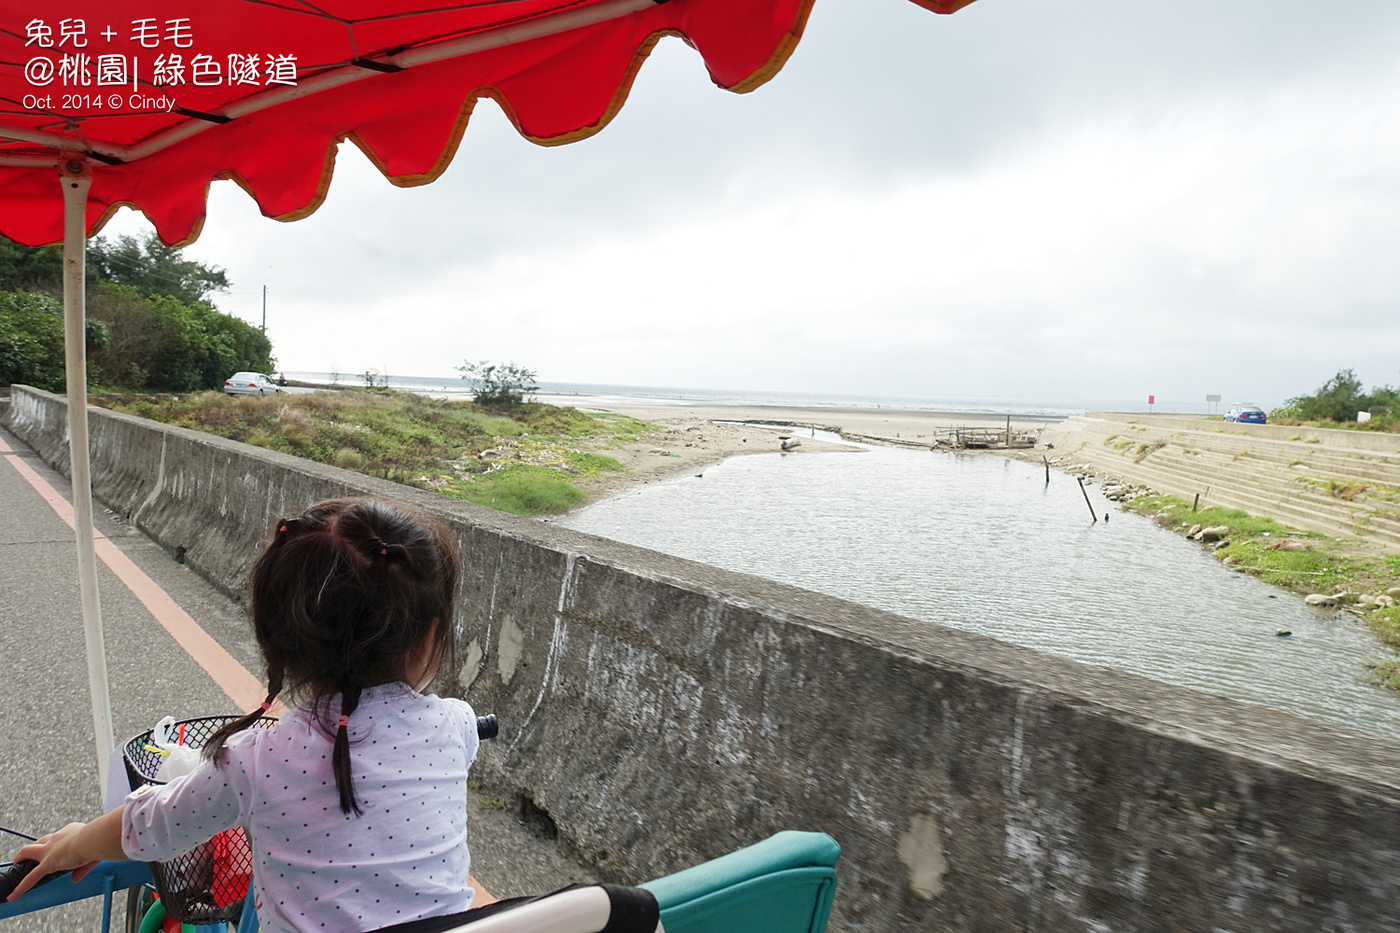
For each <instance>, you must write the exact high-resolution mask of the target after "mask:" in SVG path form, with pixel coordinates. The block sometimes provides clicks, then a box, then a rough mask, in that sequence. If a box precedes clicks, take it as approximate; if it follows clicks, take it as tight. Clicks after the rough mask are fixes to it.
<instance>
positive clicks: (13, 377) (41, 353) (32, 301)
mask: <svg viewBox="0 0 1400 933" xmlns="http://www.w3.org/2000/svg"><path fill="white" fill-rule="evenodd" d="M109 333H110V331H109V329H108V327H107V324H106V323H105V322H103V321H93V320H89V321H88V322H87V351H88V354H89V355H91V354H92V353H94V352H95V351H98V350H101V349H103V348H105V347H106V346H107V343H108V340H109ZM15 382H20V383H24V384H25V385H31V386H34V387H35V388H39V389H44V390H45V391H48V392H62V391H63V390H64V388H65V386H66V385H67V378H66V374H65V373H64V358H63V307H62V306H61V305H60V304H59V303H58V301H57V300H56V299H54V298H53V297H51V296H49V295H40V294H34V293H30V292H20V293H18V294H11V293H9V292H0V385H9V384H11V383H15Z"/></svg>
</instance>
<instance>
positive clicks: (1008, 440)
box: [1006, 415, 1011, 450]
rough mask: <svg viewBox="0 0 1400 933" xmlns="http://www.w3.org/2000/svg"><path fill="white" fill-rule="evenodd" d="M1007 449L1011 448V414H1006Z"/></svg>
mask: <svg viewBox="0 0 1400 933" xmlns="http://www.w3.org/2000/svg"><path fill="white" fill-rule="evenodd" d="M1006 449H1007V450H1010V449H1011V416H1010V415H1007V416H1006Z"/></svg>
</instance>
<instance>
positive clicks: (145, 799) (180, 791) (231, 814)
mask: <svg viewBox="0 0 1400 933" xmlns="http://www.w3.org/2000/svg"><path fill="white" fill-rule="evenodd" d="M237 738H240V737H238V736H235V739H237ZM234 745H235V742H234V741H230V743H229V746H228V747H229V748H230V750H232V748H233V746H234ZM230 757H233V756H230ZM251 805H252V802H251V788H250V787H249V786H248V782H247V780H246V776H245V773H244V771H243V769H242V767H240V766H238V764H237V763H236V762H225V763H223V764H222V766H216V765H215V764H214V762H212V761H203V762H200V765H199V767H197V768H195V770H194V771H191V772H190V773H189V774H187V775H185V776H184V777H180V778H176V779H175V780H173V781H171V782H170V783H169V784H166V785H164V786H160V787H153V788H149V789H145V790H138V791H133V792H132V793H131V794H130V795H128V796H127V798H126V811H125V812H124V813H123V814H122V849H123V851H125V852H126V854H127V855H128V856H129V857H130V858H134V859H139V860H141V861H144V862H163V861H167V860H168V859H172V858H174V857H175V856H177V855H179V854H180V853H182V852H188V851H189V850H190V849H193V848H194V847H195V846H197V845H199V844H200V843H201V842H205V841H207V840H209V839H211V838H213V836H214V835H215V834H216V833H219V832H221V831H223V830H225V829H229V828H231V827H233V826H237V825H242V824H246V822H247V816H248V813H249V810H250V808H251Z"/></svg>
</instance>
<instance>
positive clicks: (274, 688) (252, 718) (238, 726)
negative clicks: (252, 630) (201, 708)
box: [202, 664, 286, 764]
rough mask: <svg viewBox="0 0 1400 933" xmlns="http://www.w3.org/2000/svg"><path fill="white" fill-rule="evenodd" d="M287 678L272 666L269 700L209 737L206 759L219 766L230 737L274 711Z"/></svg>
mask: <svg viewBox="0 0 1400 933" xmlns="http://www.w3.org/2000/svg"><path fill="white" fill-rule="evenodd" d="M285 676H286V674H285V672H284V671H283V669H282V666H281V665H280V664H276V665H272V666H271V667H270V668H269V669H268V672H267V699H266V700H263V701H262V705H261V706H259V707H258V708H257V709H255V710H253V711H252V712H251V713H249V714H247V715H246V716H240V717H239V718H237V719H235V720H232V721H231V722H226V723H224V725H223V726H222V727H220V728H219V730H218V731H217V732H215V733H214V734H213V735H211V736H209V739H208V741H206V742H205V743H204V749H203V752H202V753H203V755H204V757H205V758H213V759H214V762H215V764H217V763H218V758H217V757H216V756H217V755H218V754H219V752H220V751H222V750H223V747H224V743H225V742H227V741H228V740H229V737H230V736H233V735H236V734H237V733H239V732H242V731H243V730H244V729H249V728H252V726H253V725H254V724H255V723H256V722H257V721H258V720H259V719H262V718H263V717H264V716H266V715H267V711H268V710H270V709H272V703H273V701H274V700H276V699H277V694H279V693H281V692H282V680H283V678H284V677H285Z"/></svg>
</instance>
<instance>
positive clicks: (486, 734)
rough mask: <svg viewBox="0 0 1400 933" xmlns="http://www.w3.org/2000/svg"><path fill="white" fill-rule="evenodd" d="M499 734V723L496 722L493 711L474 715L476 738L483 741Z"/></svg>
mask: <svg viewBox="0 0 1400 933" xmlns="http://www.w3.org/2000/svg"><path fill="white" fill-rule="evenodd" d="M500 734H501V726H500V723H498V722H496V714H495V713H487V714H486V715H485V716H478V717H476V735H477V738H479V739H481V740H483V741H485V740H486V739H494V738H495V737H496V736H498V735H500Z"/></svg>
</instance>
